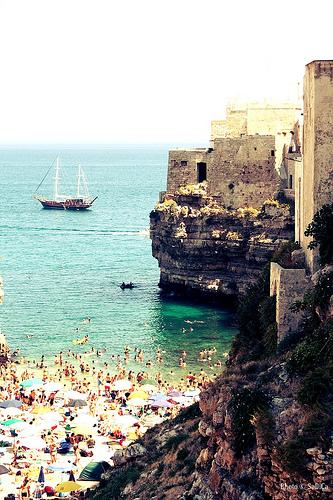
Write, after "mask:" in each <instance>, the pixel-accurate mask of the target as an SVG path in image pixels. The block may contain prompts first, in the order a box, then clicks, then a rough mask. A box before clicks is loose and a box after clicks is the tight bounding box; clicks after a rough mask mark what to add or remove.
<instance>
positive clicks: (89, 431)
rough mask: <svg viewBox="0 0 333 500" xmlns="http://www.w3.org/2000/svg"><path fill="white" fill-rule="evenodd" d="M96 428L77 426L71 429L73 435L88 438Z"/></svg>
mask: <svg viewBox="0 0 333 500" xmlns="http://www.w3.org/2000/svg"><path fill="white" fill-rule="evenodd" d="M96 430H97V428H95V429H94V428H93V427H91V426H90V425H83V424H82V425H78V426H77V427H75V428H74V429H72V432H74V433H75V434H82V435H83V436H89V435H90V434H93V433H94V432H96Z"/></svg>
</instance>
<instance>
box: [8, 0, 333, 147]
mask: <svg viewBox="0 0 333 500" xmlns="http://www.w3.org/2000/svg"><path fill="white" fill-rule="evenodd" d="M332 5H333V4H332V2H331V0H316V1H309V0H303V1H301V0H294V1H290V0H289V1H286V0H279V1H275V0H230V1H226V0H201V1H197V0H116V1H115V0H0V68H1V71H0V144H2V145H6V144H8V145H10V144H30V143H31V144H52V143H53V144H54V143H56V144H59V143H63V144H67V143H68V144H71V143H75V144H115V143H132V144H133V143H177V144H181V143H184V144H188V143H193V144H198V143H202V144H203V145H205V144H207V143H208V141H209V135H210V121H211V120H212V119H220V118H223V116H224V108H225V105H226V103H227V102H228V101H230V100H233V101H235V100H242V101H244V100H263V99H268V100H272V99H274V100H286V99H289V100H290V99H295V98H296V96H297V94H298V93H302V78H303V73H304V65H305V64H306V63H308V62H310V61H312V60H313V59H330V58H333V50H332V49H333V46H332V45H333V44H332V28H331V23H332V13H333V6H332Z"/></svg>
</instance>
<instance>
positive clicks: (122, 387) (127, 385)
mask: <svg viewBox="0 0 333 500" xmlns="http://www.w3.org/2000/svg"><path fill="white" fill-rule="evenodd" d="M132 385H133V384H132V382H130V381H129V380H126V379H120V380H116V381H115V383H114V388H115V390H116V391H128V390H129V389H131V387H132Z"/></svg>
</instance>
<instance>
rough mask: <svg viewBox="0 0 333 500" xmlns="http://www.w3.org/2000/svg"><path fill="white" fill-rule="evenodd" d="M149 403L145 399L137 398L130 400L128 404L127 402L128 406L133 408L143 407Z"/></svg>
mask: <svg viewBox="0 0 333 500" xmlns="http://www.w3.org/2000/svg"><path fill="white" fill-rule="evenodd" d="M146 404H148V403H147V401H146V400H145V399H140V398H135V399H129V400H128V401H127V402H126V405H127V406H133V407H141V408H142V407H143V406H145V405H146Z"/></svg>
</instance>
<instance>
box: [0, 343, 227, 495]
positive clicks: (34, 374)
mask: <svg viewBox="0 0 333 500" xmlns="http://www.w3.org/2000/svg"><path fill="white" fill-rule="evenodd" d="M103 354H104V353H100V352H98V351H96V350H95V349H93V348H89V347H88V346H87V351H86V352H85V353H81V354H78V353H75V352H73V350H68V351H67V352H58V353H56V354H55V355H54V356H53V357H50V356H49V357H48V359H46V358H45V357H44V356H42V357H41V359H39V360H36V359H34V360H29V359H25V358H20V357H19V356H17V357H14V358H13V359H12V360H11V361H9V362H8V363H7V364H4V365H3V366H1V379H0V418H1V420H0V422H1V423H0V433H1V438H0V446H1V448H0V463H1V465H2V466H3V471H2V472H1V470H0V472H1V476H0V479H1V481H0V490H1V497H2V498H6V497H8V495H9V498H18V499H21V498H44V497H45V498H46V497H50V498H52V497H55V498H58V497H59V495H60V496H61V497H63V496H67V497H69V498H75V497H78V498H85V497H86V498H87V497H88V495H89V491H90V489H91V488H93V487H95V486H96V485H97V484H98V483H99V480H100V478H101V475H102V474H103V473H104V472H106V471H107V469H109V468H110V467H112V465H113V461H112V457H113V455H114V453H115V451H116V450H117V449H122V448H124V447H126V446H128V445H129V444H131V443H133V442H134V441H135V440H136V439H138V438H140V437H141V436H142V435H143V434H144V433H145V432H146V430H147V429H148V428H149V427H152V426H154V425H156V424H158V423H160V422H162V421H163V420H165V419H167V418H172V417H174V416H176V415H177V414H178V412H179V411H180V410H181V409H182V408H184V407H186V406H189V405H191V404H192V403H193V402H195V401H197V400H198V398H199V394H200V391H201V390H202V388H203V387H204V386H206V385H207V384H208V383H209V382H210V380H211V379H212V378H214V376H212V374H211V373H210V374H209V375H208V374H207V373H206V371H205V369H206V366H205V364H206V365H207V363H209V364H210V365H212V362H209V361H208V358H211V359H212V358H213V357H214V352H204V351H202V352H200V353H198V356H199V359H200V358H201V359H202V365H203V368H202V369H201V370H200V372H199V373H196V374H195V373H192V372H190V371H188V370H187V369H186V352H182V353H180V356H179V359H178V361H177V360H175V368H176V367H178V368H181V373H182V374H183V376H182V377H179V376H177V375H175V373H174V372H173V371H172V370H171V371H170V372H168V373H167V374H166V373H163V371H162V369H161V367H162V366H163V353H162V352H161V350H160V349H157V351H156V357H155V360H154V363H153V362H151V361H150V360H145V358H144V353H143V351H142V350H140V349H139V348H130V347H129V346H124V355H123V356H122V357H121V356H119V355H118V356H115V355H114V356H112V355H111V357H110V356H109V357H108V361H106V360H105V361H104V358H102V355H103ZM128 363H131V366H133V363H134V365H135V366H136V367H137V369H136V370H133V369H128V368H127V364H128ZM216 365H217V366H215V367H214V371H215V369H216V370H220V369H221V367H220V365H219V363H216ZM159 368H160V369H159ZM207 368H208V370H207V371H210V372H211V371H213V367H212V366H211V370H209V366H208V365H207ZM178 371H179V370H178ZM90 469H93V470H92V471H91V470H90ZM10 495H15V496H10Z"/></svg>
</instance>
